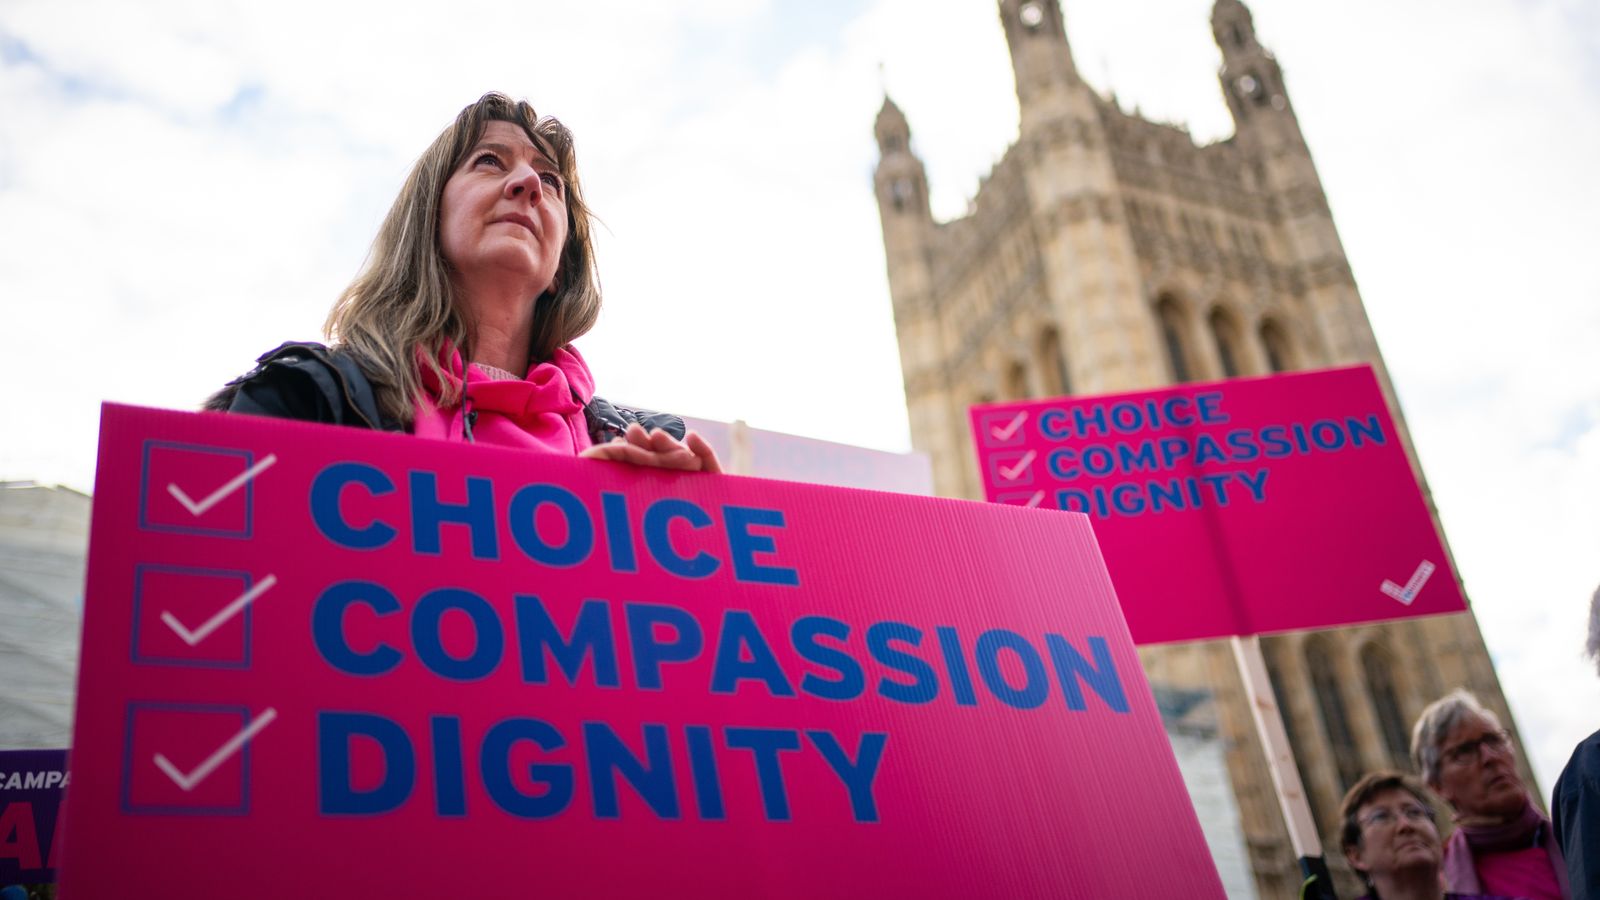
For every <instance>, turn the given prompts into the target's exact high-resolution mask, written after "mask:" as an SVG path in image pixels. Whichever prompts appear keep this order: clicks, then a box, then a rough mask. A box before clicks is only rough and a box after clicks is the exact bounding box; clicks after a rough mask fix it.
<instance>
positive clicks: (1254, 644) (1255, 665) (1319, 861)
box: [1232, 634, 1337, 900]
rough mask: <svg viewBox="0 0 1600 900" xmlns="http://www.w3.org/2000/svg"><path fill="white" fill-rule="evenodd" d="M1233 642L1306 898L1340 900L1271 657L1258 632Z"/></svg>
mask: <svg viewBox="0 0 1600 900" xmlns="http://www.w3.org/2000/svg"><path fill="white" fill-rule="evenodd" d="M1232 641H1233V656H1234V659H1235V660H1237V661H1238V663H1239V675H1240V677H1241V678H1242V679H1243V680H1244V690H1245V697H1246V698H1247V699H1248V701H1249V703H1250V714H1251V716H1252V717H1254V719H1255V722H1256V734H1257V735H1258V736H1259V737H1260V738H1261V749H1262V750H1263V751H1264V752H1265V753H1266V756H1267V769H1268V771H1270V772H1271V773H1272V787H1273V789H1274V790H1275V791H1276V792H1277V794H1278V806H1279V807H1280V808H1281V809H1282V810H1283V821H1284V823H1285V824H1287V825H1288V826H1289V843H1290V844H1291V845H1292V846H1293V847H1294V853H1295V856H1297V857H1299V861H1300V873H1301V874H1302V875H1304V876H1305V877H1306V882H1305V887H1304V888H1303V889H1302V891H1301V895H1300V896H1301V897H1302V898H1304V900H1337V896H1336V895H1335V894H1334V892H1333V878H1332V876H1331V875H1330V874H1329V872H1328V862H1327V860H1326V859H1324V858H1323V856H1322V839H1321V838H1320V837H1318V836H1317V823H1316V820H1314V819H1313V818H1312V817H1311V804H1310V803H1309V802H1307V800H1306V789H1305V785H1304V784H1302V783H1301V781H1300V770H1299V769H1298V768H1297V767H1296V766H1295V764H1294V751H1293V750H1292V749H1291V748H1290V746H1289V735H1288V733H1287V732H1286V731H1285V730H1284V727H1283V712H1282V711H1281V710H1279V709H1278V701H1277V698H1276V697H1275V696H1274V695H1273V692H1272V680H1271V679H1270V678H1268V677H1267V661H1266V658H1265V657H1263V656H1262V655H1261V638H1259V637H1257V636H1256V635H1253V634H1252V635H1249V636H1246V637H1239V636H1235V637H1233V638H1232Z"/></svg>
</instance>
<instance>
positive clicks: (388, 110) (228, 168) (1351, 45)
mask: <svg viewBox="0 0 1600 900" xmlns="http://www.w3.org/2000/svg"><path fill="white" fill-rule="evenodd" d="M447 8H452V9H459V7H456V6H455V5H453V4H443V3H423V2H404V0H402V2H383V3H377V2H371V3H344V2H329V0H316V2H311V0H279V2H274V3H259V2H242V0H205V2H200V0H141V2H139V3H127V2H119V0H0V310H3V318H0V379H3V384H4V390H3V391H0V421H3V422H5V425H4V427H3V428H0V478H7V479H19V478H29V479H35V480H39V481H44V482H59V483H63V484H67V485H72V486H75V487H79V488H83V489H87V488H89V487H90V486H91V485H92V482H93V466H94V442H95V429H96V419H97V415H98V409H97V406H98V404H99V403H100V402H101V401H102V400H116V401H123V402H131V403H138V404H145V405H154V406H169V407H192V406H193V405H195V404H196V403H197V402H198V401H199V400H200V399H201V398H202V397H203V396H204V395H205V394H207V393H208V392H210V391H211V390H213V389H214V388H215V387H217V386H219V385H220V384H221V383H222V382H223V381H225V380H226V379H228V378H229V377H231V376H233V375H235V374H237V373H238V372H240V371H242V370H244V369H246V368H248V367H249V365H250V362H251V360H252V359H253V358H254V357H255V356H256V355H257V354H258V353H260V352H261V351H263V350H265V349H267V348H269V347H272V346H274V345H276V344H277V343H278V342H280V341H282V340H285V339H290V338H294V339H309V338H314V337H316V336H317V335H318V332H319V329H320V327H321V322H322V318H323V315H324V313H325V312H326V310H327V307H328V305H329V303H330V301H331V300H332V299H333V297H334V296H335V295H336V294H337V292H338V291H339V290H340V288H341V287H342V286H343V285H344V284H345V283H347V282H348V280H349V279H350V277H351V276H352V275H353V274H354V273H355V272H356V270H357V268H358V267H359V265H360V263H361V261H362V258H363V255H364V253H365V251H366V247H367V244H368V242H369V241H370V239H371V236H372V235H373V233H374V232H375V230H376V226H377V223H378V221H379V219H380V217H381V216H382V214H383V212H384V210H385V209H386V206H387V203H388V202H389V201H390V200H391V199H392V198H393V196H394V193H395V191H396V189H397V187H398V185H399V183H400V181H401V179H402V177H403V176H404V173H405V171H406V170H407V168H408V166H409V164H410V163H411V161H412V160H413V159H414V158H415V156H416V154H417V153H418V152H420V151H421V149H422V148H423V147H424V146H425V145H426V144H427V142H428V141H429V140H430V139H431V138H432V136H433V135H434V134H436V133H437V132H438V130H439V129H440V128H442V127H443V126H444V125H445V124H446V123H447V122H448V121H449V120H450V119H451V118H452V116H453V115H454V113H455V112H456V111H457V110H458V109H459V108H460V107H461V106H462V105H464V104H465V103H467V102H469V101H470V100H472V99H474V98H475V97H477V96H478V95H479V94H481V93H483V92H484V91H485V90H489V89H498V90H503V91H506V92H508V93H511V94H514V95H519V96H525V97H527V98H529V99H530V100H531V101H532V102H533V103H534V105H535V106H536V107H537V108H538V109H539V110H540V111H541V112H546V113H551V114H555V115H557V116H559V117H561V118H562V119H563V120H564V121H566V122H567V123H568V124H569V125H570V126H571V127H572V129H573V130H574V131H575V132H576V134H577V135H578V139H579V151H580V158H581V160H582V165H583V170H584V178H585V186H586V190H587V191H588V193H589V197H590V199H591V202H592V204H593V206H594V207H595V209H596V210H597V211H598V213H599V215H600V217H601V218H602V219H603V222H604V227H603V229H602V233H601V239H600V240H601V243H600V247H599V252H600V262H601V270H602V277H603V280H604V285H605V288H606V297H607V299H606V304H607V305H606V311H605V313H604V314H603V316H602V318H601V322H600V325H599V327H598V328H597V329H596V331H595V332H594V333H593V334H592V335H590V336H589V337H588V338H586V339H585V340H584V341H583V342H581V346H582V347H583V349H584V350H585V352H586V354H587V355H588V356H589V359H590V361H591V362H592V363H593V364H594V367H595V369H596V370H597V372H598V373H599V378H600V382H601V388H602V391H603V392H604V393H606V394H607V395H608V396H611V397H614V398H617V399H622V400H626V401H630V402H634V403H637V404H642V405H649V406H656V407H659V408H667V409H672V410H675V411H680V412H684V413H687V414H693V415H697V416H702V417H706V418H714V419H724V420H727V419H734V418H743V419H745V420H747V421H749V422H750V423H751V424H752V425H755V426H757V427H762V428H768V429H774V430H779V431H786V432H790V433H795V434H802V435H808V436H812V437H818V438H825V439H828V440H833V441H841V442H846V443H854V444H860V445H865V446H870V447H876V448H880V449H887V450H905V449H909V446H910V441H909V437H908V434H907V427H906V418H905V412H904V396H903V394H902V391H901V386H900V372H899V367H898V360H897V353H896V349H895V343H894V335H893V324H892V319H891V314H890V308H889V300H888V288H887V284H886V279H885V276H884V267H883V254H882V245H881V242H880V236H879V231H878V220H877V211H876V207H875V205H874V201H873V196H872V190H871V171H872V166H873V163H874V158H875V153H876V150H875V146H874V144H873V141H872V119H873V115H874V114H875V112H876V110H877V108H878V106H879V104H880V102H881V100H882V96H883V93H882V92H883V89H884V87H885V86H887V88H888V90H889V92H890V93H891V94H892V95H893V96H894V98H895V100H896V101H897V102H898V103H899V104H900V105H901V106H902V107H903V108H904V109H905V111H906V113H907V116H908V117H909V119H910V121H911V126H912V129H913V143H914V145H915V147H916V149H917V150H918V152H919V153H920V154H921V155H922V157H923V159H924V160H925V161H926V163H927V165H928V170H929V175H930V178H931V181H932V189H933V195H934V208H935V212H936V214H938V215H940V216H941V217H949V216H955V215H959V214H960V213H961V212H962V211H963V210H964V209H965V206H966V202H967V199H968V198H969V197H970V196H971V195H972V193H973V191H974V190H975V188H976V185H977V181H978V178H979V177H980V176H981V175H982V174H983V173H984V172H986V171H987V170H988V168H989V166H990V165H992V164H993V163H994V161H995V160H997V159H998V158H999V156H1000V155H1001V153H1002V152H1003V151H1004V149H1005V147H1006V146H1007V144H1008V143H1009V142H1010V141H1011V140H1012V139H1013V138H1014V137H1015V134H1016V119H1017V111H1016V101H1015V98H1014V94H1013V92H1012V84H1011V75H1010V69H1009V63H1008V60H1007V55H1006V48H1005V41H1004V38H1003V36H1002V35H1001V32H1000V29H999V24H998V20H997V17H996V15H995V11H994V5H993V4H992V3H990V2H988V0H832V2H825V0H767V2H762V0H650V2H646V0H637V2H621V3H579V2H570V0H560V2H555V0H534V2H525V3H521V4H515V5H512V6H505V5H492V6H489V7H477V8H474V9H473V11H470V12H464V11H454V12H446V9H447ZM1209 8H1210V3H1209V0H1138V2H1130V0H1073V2H1070V3H1068V5H1067V8H1066V15H1067V27H1068V33H1069V37H1070V39H1071V40H1072V42H1073V45H1074V51H1075V54H1076V57H1077V60H1078V64H1079V67H1080V69H1081V70H1082V72H1083V74H1084V76H1085V77H1086V78H1087V79H1088V80H1089V81H1090V82H1091V83H1092V84H1094V85H1095V86H1096V87H1097V88H1099V89H1100V90H1102V91H1115V93H1116V95H1117V96H1118V97H1119V98H1120V100H1121V101H1122V102H1123V104H1124V105H1126V106H1128V107H1133V106H1138V107H1139V108H1140V109H1141V110H1142V111H1143V112H1144V113H1145V114H1146V115H1148V116H1150V117H1153V118H1158V119H1162V120H1166V121H1172V122H1178V123H1184V124H1186V125H1187V126H1188V127H1189V128H1190V130H1191V131H1192V132H1193V134H1194V135H1195V136H1196V138H1197V139H1199V140H1202V141H1208V140H1215V139H1219V138H1222V137H1225V136H1227V134H1228V133H1229V131H1230V129H1231V124H1230V122H1229V119H1228V116H1227V112H1226V109H1225V107H1224V105H1223V102H1222V99H1221V96H1220V94H1219V91H1218V87H1217V83H1216V79H1215V76H1214V72H1215V70H1216V68H1217V66H1218V64H1219V55H1218V52H1217V50H1216V47H1215V45H1214V44H1213V43H1212V40H1211V35H1210V30H1209V26H1208V15H1209ZM1252 8H1253V9H1254V11H1255V13H1256V24H1257V28H1258V31H1259V33H1260V35H1261V37H1262V39H1263V41H1264V42H1265V43H1266V44H1267V45H1268V46H1270V47H1271V48H1273V49H1274V50H1275V51H1276V53H1277V55H1278V57H1279V59H1280V61H1281V62H1282V64H1283V67H1284V69H1285V72H1286V78H1287V81H1288V86H1289V90H1290V94H1291V97H1292V99H1293V101H1294V103H1295V106H1296V109H1297V111H1298V112H1299V115H1300V118H1301V123H1302V125H1303V127H1304V130H1305V132H1306V134H1307V136H1308V139H1309V141H1310V144H1311V147H1312V150H1313V153H1314V154H1315V156H1316V160H1317V163H1318V166H1319V168H1320V171H1321V174H1322V177H1323V181H1324V183H1325V186H1326V188H1327V193H1328V196H1329V199H1330V201H1331V203H1332V205H1333V209H1334V213H1335V217H1336V220H1337V222H1338V225H1339V229H1340V232H1341V234H1342V236H1343V238H1344V241H1345V245H1346V249H1347V250H1348V252H1349V256H1350V259H1351V261H1352V263H1353V265H1354V268H1355V272H1356V277H1357V279H1358V281H1359V282H1360V285H1361V289H1362V294H1363V296H1364V297H1365V300H1366V303H1367V308H1368V310H1369V312H1370V315H1371V318H1372V322H1373V326H1374V328H1375V329H1376V330H1377V333H1378V337H1379V340H1380V342H1381V344H1382V347H1383V351H1384V354H1385V357H1386V359H1387V360H1388V363H1389V366H1390V369H1391V372H1392V374H1393V376H1394V380H1395V383H1396V385H1397V386H1398V390H1399V392H1400V395H1401V400H1402V403H1403V405H1404V408H1405V413H1406V415H1407V417H1408V419H1409V421H1410V424H1411V428H1412V431H1413V434H1414V436H1415V438H1416V443H1417V446H1418V448H1419V452H1420V453H1421V455H1422V459H1423V465H1424V467H1425V468H1426V470H1427V473H1428V476H1429V478H1430V481H1431V483H1432V486H1433V488H1434V492H1435V496H1436V499H1437V501H1438V505H1439V507H1440V509H1441V511H1442V515H1443V518H1444V523H1445V527H1446V530H1447V533H1448V536H1449V538H1450V540H1451V542H1452V545H1453V548H1454V551H1455V554H1456V557H1457V560H1458V561H1459V563H1460V567H1461V569H1462V572H1463V574H1464V577H1465V579H1466V583H1467V587H1468V590H1469V592H1470V594H1471V596H1472V598H1473V601H1474V603H1475V606H1476V610H1477V614H1478V616H1479V620H1480V622H1481V624H1482V627H1483V630H1484V633H1485V635H1486V637H1487V639H1488V642H1489V645H1490V648H1491V650H1492V651H1493V653H1494V656H1495V659H1496V663H1497V666H1498V668H1499V671H1500V673H1501V677H1502V680H1503V682H1504V685H1505V688H1506V691H1507V693H1508V694H1509V695H1510V697H1511V700H1512V705H1513V708H1514V710H1515V711H1516V714H1517V716H1518V720H1519V724H1520V725H1521V727H1522V729H1523V734H1524V737H1525V738H1526V740H1527V741H1528V743H1529V746H1530V749H1531V752H1532V755H1533V757H1534V762H1535V768H1536V770H1537V772H1538V773H1539V776H1540V779H1541V781H1542V782H1543V787H1544V789H1545V790H1546V791H1548V788H1549V787H1550V785H1551V784H1552V783H1553V782H1554V779H1555V775H1556V773H1557V772H1558V771H1559V769H1560V767H1561V765H1562V764H1564V762H1565V760H1566V756H1567V754H1568V753H1569V752H1570V748H1571V747H1572V745H1573V744H1574V743H1575V742H1576V741H1577V740H1579V739H1580V738H1581V737H1582V736H1584V735H1586V734H1588V733H1589V732H1590V731H1591V730H1593V729H1594V728H1595V727H1597V726H1600V679H1597V678H1596V677H1595V673H1594V670H1593V668H1592V667H1591V666H1588V665H1587V664H1586V663H1584V662H1583V660H1582V659H1581V658H1580V651H1581V643H1582V638H1581V631H1582V628H1583V623H1584V614H1585V609H1586V604H1587V600H1588V597H1589V596H1590V594H1591V593H1592V592H1593V591H1594V589H1595V588H1596V586H1597V585H1600V364H1597V359H1600V356H1597V354H1596V349H1595V348H1596V347H1597V346H1600V274H1597V269H1596V267H1595V265H1594V263H1593V261H1592V260H1593V259H1594V254H1595V253H1596V252H1597V251H1596V250H1595V248H1596V247H1597V246H1600V172H1597V167H1596V166H1595V165H1594V161H1595V160H1597V159H1600V6H1596V5H1595V4H1594V3H1592V2H1588V0H1473V2H1470V3H1446V2H1435V0H1349V2H1345V3H1340V4H1306V3H1301V2H1295V0H1255V2H1254V3H1253V4H1252ZM1584 259H1589V260H1591V261H1590V262H1588V263H1584V262H1583V260H1584Z"/></svg>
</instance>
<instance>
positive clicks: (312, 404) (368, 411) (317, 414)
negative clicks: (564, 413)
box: [205, 341, 685, 444]
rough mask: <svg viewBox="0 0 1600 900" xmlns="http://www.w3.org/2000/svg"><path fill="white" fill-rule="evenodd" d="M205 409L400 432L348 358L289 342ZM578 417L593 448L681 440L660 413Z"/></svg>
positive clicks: (597, 408)
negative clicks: (627, 441) (616, 441)
mask: <svg viewBox="0 0 1600 900" xmlns="http://www.w3.org/2000/svg"><path fill="white" fill-rule="evenodd" d="M205 408H206V409H210V410H219V411H226V412H238V413H249V414H251V415H257V416H272V417H274V418H279V419H299V420H302V421H307V422H323V423H326V424H329V425H349V426H351V427H354V428H371V429H377V430H383V431H404V430H405V426H404V425H402V424H401V423H400V422H397V421H395V420H394V419H392V418H390V417H388V416H385V415H384V414H383V412H382V411H381V410H380V409H379V408H378V401H377V398H376V397H375V396H373V393H372V382H371V380H370V379H368V378H367V374H366V373H365V372H363V371H362V370H361V367H360V366H359V365H357V364H356V361H355V360H354V359H353V358H351V356H350V354H348V353H345V352H343V351H341V350H339V349H337V348H331V349H330V348H328V347H324V346H323V345H321V344H315V343H309V342H305V343H296V342H292V341H291V342H289V343H285V344H281V345H279V346H278V347H277V348H275V349H272V350H268V351H267V352H266V353H263V354H262V355H261V357H260V358H259V359H257V360H256V367H255V368H254V369H251V370H250V371H248V372H246V373H244V374H243V375H240V376H239V377H238V378H235V379H234V380H232V381H230V382H228V384H227V385H226V386H225V387H224V388H223V389H222V390H220V391H218V392H217V393H215V394H213V395H212V396H211V397H210V399H208V400H207V401H206V403H205ZM583 414H584V418H586V419H587V420H588V422H589V437H590V438H591V439H593V440H594V442H595V443H597V444H601V443H605V442H606V441H609V440H611V439H612V438H614V437H618V436H620V435H621V434H622V433H623V432H624V431H626V430H627V428H628V426H629V425H630V424H632V423H634V422H637V423H639V424H640V425H643V426H644V427H645V429H646V430H647V431H654V430H655V429H657V428H660V429H663V430H665V431H666V432H667V433H668V434H670V435H672V436H673V437H675V438H677V439H678V440H680V441H681V440H683V435H684V430H685V428H684V424H683V419H681V418H679V417H677V416H673V415H668V414H666V413H658V412H651V411H650V410H643V409H641V410H634V409H628V408H626V407H622V406H615V405H613V404H612V403H610V402H609V401H607V400H605V399H604V398H601V397H595V398H594V399H593V400H590V401H589V403H588V404H587V405H586V406H584V408H583Z"/></svg>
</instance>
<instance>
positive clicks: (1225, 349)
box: [1210, 306, 1244, 378]
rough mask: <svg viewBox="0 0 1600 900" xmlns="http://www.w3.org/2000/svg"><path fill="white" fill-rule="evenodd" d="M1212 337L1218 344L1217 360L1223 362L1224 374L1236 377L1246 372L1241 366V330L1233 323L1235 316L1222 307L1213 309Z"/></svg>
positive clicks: (1228, 376)
mask: <svg viewBox="0 0 1600 900" xmlns="http://www.w3.org/2000/svg"><path fill="white" fill-rule="evenodd" d="M1210 325H1211V339H1212V340H1214V341H1216V344H1217V361H1218V362H1220V363H1222V374H1223V376H1224V377H1227V378H1234V377H1236V376H1238V375H1242V374H1244V371H1243V370H1242V369H1240V368H1239V331H1238V329H1237V328H1236V327H1234V324H1233V317H1232V316H1230V315H1228V313H1227V312H1226V311H1224V310H1223V309H1222V307H1220V306H1219V307H1217V308H1216V309H1214V310H1212V311H1211V321H1210Z"/></svg>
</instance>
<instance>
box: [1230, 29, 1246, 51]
mask: <svg viewBox="0 0 1600 900" xmlns="http://www.w3.org/2000/svg"><path fill="white" fill-rule="evenodd" d="M1233 46H1235V47H1237V48H1238V49H1240V50H1243V49H1244V29H1243V28H1240V27H1239V26H1238V25H1234V26H1233Z"/></svg>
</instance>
